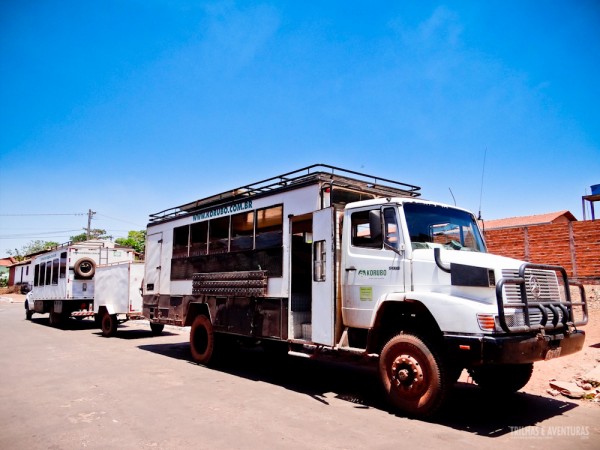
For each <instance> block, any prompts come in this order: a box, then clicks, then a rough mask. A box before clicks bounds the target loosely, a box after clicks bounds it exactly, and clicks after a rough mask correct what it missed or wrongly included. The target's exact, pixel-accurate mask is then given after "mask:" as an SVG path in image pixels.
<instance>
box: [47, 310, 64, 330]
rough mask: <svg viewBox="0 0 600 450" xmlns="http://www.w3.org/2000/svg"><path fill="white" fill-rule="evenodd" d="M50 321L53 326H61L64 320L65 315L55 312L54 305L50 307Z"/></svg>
mask: <svg viewBox="0 0 600 450" xmlns="http://www.w3.org/2000/svg"><path fill="white" fill-rule="evenodd" d="M48 319H49V320H48V321H49V323H50V326H52V327H61V326H62V325H63V322H64V316H63V315H62V314H61V313H57V312H54V307H52V308H51V309H50V314H49V315H48Z"/></svg>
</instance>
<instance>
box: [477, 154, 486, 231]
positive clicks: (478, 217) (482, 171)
mask: <svg viewBox="0 0 600 450" xmlns="http://www.w3.org/2000/svg"><path fill="white" fill-rule="evenodd" d="M486 157H487V147H486V148H485V151H484V152H483V168H482V169H481V188H480V190H479V212H478V214H477V220H481V200H482V198H483V175H484V174H485V160H486Z"/></svg>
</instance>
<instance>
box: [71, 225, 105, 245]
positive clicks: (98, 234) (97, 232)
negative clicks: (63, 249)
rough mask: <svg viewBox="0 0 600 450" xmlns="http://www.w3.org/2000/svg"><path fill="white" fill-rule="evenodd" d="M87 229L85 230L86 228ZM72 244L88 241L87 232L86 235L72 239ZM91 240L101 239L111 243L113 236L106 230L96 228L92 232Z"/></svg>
mask: <svg viewBox="0 0 600 450" xmlns="http://www.w3.org/2000/svg"><path fill="white" fill-rule="evenodd" d="M84 229H85V228H84ZM70 239H71V242H84V241H87V240H88V237H87V231H86V232H85V233H81V234H77V235H75V236H71V237H70ZM90 239H101V240H103V241H106V240H108V241H110V240H111V239H112V236H109V235H107V234H106V230H102V229H100V228H94V229H91V230H90Z"/></svg>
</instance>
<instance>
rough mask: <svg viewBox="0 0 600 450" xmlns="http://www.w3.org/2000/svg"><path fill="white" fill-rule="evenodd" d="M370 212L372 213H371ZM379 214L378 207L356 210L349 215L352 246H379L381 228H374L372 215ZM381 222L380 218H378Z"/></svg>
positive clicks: (380, 245) (380, 244) (381, 243)
mask: <svg viewBox="0 0 600 450" xmlns="http://www.w3.org/2000/svg"><path fill="white" fill-rule="evenodd" d="M371 213H372V214H371ZM378 214H379V208H378V209H376V210H371V211H358V212H355V213H352V215H351V226H352V230H351V231H352V245H353V246H354V247H366V248H381V247H382V246H383V242H382V239H381V229H379V230H377V229H375V227H376V224H375V223H374V222H372V217H373V216H377V215H378ZM379 224H381V219H379Z"/></svg>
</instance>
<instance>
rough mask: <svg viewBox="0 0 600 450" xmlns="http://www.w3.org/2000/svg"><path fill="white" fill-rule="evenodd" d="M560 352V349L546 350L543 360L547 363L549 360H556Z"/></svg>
mask: <svg viewBox="0 0 600 450" xmlns="http://www.w3.org/2000/svg"><path fill="white" fill-rule="evenodd" d="M561 350H562V348H560V347H558V348H555V349H550V350H548V351H547V352H546V357H545V358H544V359H545V360H546V361H548V360H549V359H554V358H558V357H559V356H560V351H561Z"/></svg>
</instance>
